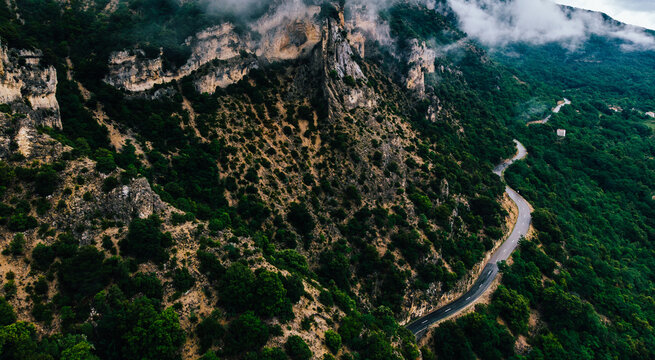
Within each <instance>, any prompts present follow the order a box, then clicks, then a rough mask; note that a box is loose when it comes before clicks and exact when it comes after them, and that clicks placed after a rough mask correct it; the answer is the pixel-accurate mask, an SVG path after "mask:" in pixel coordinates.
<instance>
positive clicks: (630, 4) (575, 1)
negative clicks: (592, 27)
mask: <svg viewBox="0 0 655 360" xmlns="http://www.w3.org/2000/svg"><path fill="white" fill-rule="evenodd" d="M555 2H557V3H558V4H562V5H569V6H575V7H578V8H582V9H589V10H594V11H602V12H604V13H606V14H608V15H609V16H611V17H613V18H615V19H617V20H619V21H623V22H625V23H627V24H632V25H637V26H642V27H645V28H648V29H652V30H655V1H653V0H555Z"/></svg>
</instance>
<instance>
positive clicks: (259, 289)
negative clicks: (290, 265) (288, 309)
mask: <svg viewBox="0 0 655 360" xmlns="http://www.w3.org/2000/svg"><path fill="white" fill-rule="evenodd" d="M255 275H256V277H257V279H256V280H255V286H254V290H255V294H254V296H255V298H256V299H257V301H256V302H255V303H256V304H257V312H258V313H259V314H260V315H261V316H265V317H270V316H274V315H277V314H279V313H280V312H281V311H282V310H283V306H284V304H285V300H286V295H287V291H286V290H285V288H284V285H283V283H282V280H281V279H280V276H279V275H278V274H277V273H274V272H271V271H266V270H261V269H258V270H257V272H256V273H255Z"/></svg>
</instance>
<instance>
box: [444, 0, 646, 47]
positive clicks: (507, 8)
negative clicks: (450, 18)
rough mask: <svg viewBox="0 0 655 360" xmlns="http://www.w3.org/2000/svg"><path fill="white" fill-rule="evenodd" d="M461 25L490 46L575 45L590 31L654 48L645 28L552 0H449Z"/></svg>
mask: <svg viewBox="0 0 655 360" xmlns="http://www.w3.org/2000/svg"><path fill="white" fill-rule="evenodd" d="M448 3H449V5H450V7H451V8H452V9H453V11H454V12H455V13H456V14H457V15H458V17H459V20H460V24H461V27H462V29H463V30H464V31H465V32H466V33H467V34H468V35H469V36H471V37H473V38H475V39H477V40H478V41H480V42H481V43H483V44H485V45H487V46H490V47H500V46H505V45H507V44H510V43H519V42H526V43H532V44H536V45H542V44H546V43H553V42H558V43H561V44H562V45H563V46H565V47H567V48H571V49H574V48H576V47H578V46H579V45H581V44H582V43H583V42H584V41H586V40H587V39H589V37H590V36H591V35H600V36H607V37H610V38H615V39H619V40H622V41H624V42H625V44H624V46H623V47H624V49H625V50H636V49H655V38H653V37H652V36H650V35H648V34H646V33H645V32H644V31H643V29H640V28H637V27H634V26H629V25H616V24H610V23H608V22H606V21H604V19H603V17H602V16H601V15H600V14H598V13H592V12H587V11H581V10H571V9H568V8H563V7H561V6H559V5H557V4H555V3H553V2H551V1H549V0H509V1H500V0H448Z"/></svg>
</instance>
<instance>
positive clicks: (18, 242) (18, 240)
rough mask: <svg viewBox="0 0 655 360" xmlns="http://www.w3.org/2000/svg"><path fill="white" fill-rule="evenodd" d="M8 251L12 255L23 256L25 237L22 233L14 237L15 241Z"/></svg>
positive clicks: (10, 244)
mask: <svg viewBox="0 0 655 360" xmlns="http://www.w3.org/2000/svg"><path fill="white" fill-rule="evenodd" d="M7 250H9V253H10V254H11V255H14V256H18V255H22V254H23V252H25V235H23V234H22V233H18V234H16V235H14V239H13V240H11V242H10V243H9V247H8V248H7Z"/></svg>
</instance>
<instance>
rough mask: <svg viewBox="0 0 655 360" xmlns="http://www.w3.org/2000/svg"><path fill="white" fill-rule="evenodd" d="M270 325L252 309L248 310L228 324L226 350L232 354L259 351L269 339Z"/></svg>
mask: <svg viewBox="0 0 655 360" xmlns="http://www.w3.org/2000/svg"><path fill="white" fill-rule="evenodd" d="M268 336H269V332H268V326H266V324H265V323H264V322H262V321H261V320H260V319H259V318H258V317H257V316H256V315H255V314H254V313H253V312H252V311H248V312H246V313H244V314H242V315H241V316H239V317H238V318H237V319H235V320H233V321H232V322H231V323H230V325H229V326H228V330H227V334H226V337H225V350H226V351H227V352H228V353H230V354H237V353H242V352H244V351H247V350H251V351H257V350H258V349H260V348H261V347H262V346H264V344H266V342H267V341H268Z"/></svg>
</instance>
